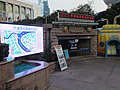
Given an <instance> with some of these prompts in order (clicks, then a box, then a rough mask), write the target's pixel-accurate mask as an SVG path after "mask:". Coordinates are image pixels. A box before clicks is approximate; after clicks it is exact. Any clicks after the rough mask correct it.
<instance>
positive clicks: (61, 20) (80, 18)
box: [50, 12, 98, 57]
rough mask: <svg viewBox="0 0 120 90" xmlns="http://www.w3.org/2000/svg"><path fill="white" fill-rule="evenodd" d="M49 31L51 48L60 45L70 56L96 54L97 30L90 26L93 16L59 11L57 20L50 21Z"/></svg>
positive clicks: (92, 24) (92, 22)
mask: <svg viewBox="0 0 120 90" xmlns="http://www.w3.org/2000/svg"><path fill="white" fill-rule="evenodd" d="M52 24H53V28H52V29H51V33H50V40H51V41H50V42H51V48H52V50H53V51H54V46H55V45H62V48H63V50H68V52H69V55H70V57H71V56H83V55H97V30H96V29H92V26H94V25H98V23H94V16H91V15H79V14H70V13H64V12H60V13H59V14H58V21H54V22H52Z"/></svg>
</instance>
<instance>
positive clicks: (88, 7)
mask: <svg viewBox="0 0 120 90" xmlns="http://www.w3.org/2000/svg"><path fill="white" fill-rule="evenodd" d="M92 3H93V2H92V1H91V2H90V1H89V2H88V4H84V5H79V6H78V7H77V8H76V9H73V10H72V11H71V12H70V13H76V14H84V15H94V10H93V9H92Z"/></svg>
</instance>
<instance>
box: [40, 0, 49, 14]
mask: <svg viewBox="0 0 120 90" xmlns="http://www.w3.org/2000/svg"><path fill="white" fill-rule="evenodd" d="M38 5H39V6H40V16H48V15H50V8H49V5H48V0H39V1H38Z"/></svg>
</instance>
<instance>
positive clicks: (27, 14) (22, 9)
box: [0, 0, 34, 22]
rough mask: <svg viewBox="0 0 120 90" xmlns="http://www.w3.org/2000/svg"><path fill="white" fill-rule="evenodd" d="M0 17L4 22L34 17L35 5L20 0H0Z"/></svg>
mask: <svg viewBox="0 0 120 90" xmlns="http://www.w3.org/2000/svg"><path fill="white" fill-rule="evenodd" d="M0 18H1V21H3V22H13V21H18V20H22V19H33V18H34V10H33V5H32V4H30V3H26V2H21V1H20V0H19V1H18V0H0Z"/></svg>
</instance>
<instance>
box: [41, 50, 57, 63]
mask: <svg viewBox="0 0 120 90" xmlns="http://www.w3.org/2000/svg"><path fill="white" fill-rule="evenodd" d="M42 59H43V60H44V61H46V62H53V61H57V55H56V53H53V52H51V50H50V49H46V50H45V52H44V53H43V56H42Z"/></svg>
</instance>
